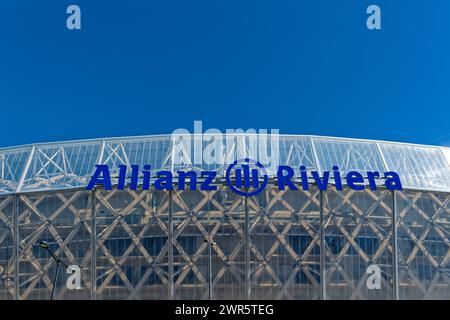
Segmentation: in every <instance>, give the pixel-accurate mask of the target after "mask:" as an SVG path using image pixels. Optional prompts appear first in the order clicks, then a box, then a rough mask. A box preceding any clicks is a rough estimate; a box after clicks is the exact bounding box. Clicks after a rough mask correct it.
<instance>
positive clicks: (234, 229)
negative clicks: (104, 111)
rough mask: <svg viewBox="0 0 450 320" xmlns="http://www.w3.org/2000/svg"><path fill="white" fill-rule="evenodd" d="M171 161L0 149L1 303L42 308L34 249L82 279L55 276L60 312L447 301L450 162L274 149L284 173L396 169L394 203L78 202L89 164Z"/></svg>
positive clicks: (320, 194)
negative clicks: (165, 305)
mask: <svg viewBox="0 0 450 320" xmlns="http://www.w3.org/2000/svg"><path fill="white" fill-rule="evenodd" d="M249 138H251V137H250V136H249V135H245V134H244V135H240V136H238V139H237V140H236V141H237V142H236V143H239V139H241V140H240V141H241V142H242V143H243V145H246V144H245V141H246V140H247V139H249ZM178 148H179V144H177V141H174V138H173V137H171V136H149V137H136V138H118V139H101V140H100V139H99V140H89V141H76V142H65V143H53V144H36V145H30V146H24V147H17V148H6V149H0V165H1V167H0V299H48V298H49V295H50V292H51V288H52V284H53V276H54V274H55V263H54V261H53V260H52V259H51V258H50V257H49V255H48V253H47V252H46V251H45V250H43V249H42V248H40V247H39V242H40V241H46V242H48V243H49V245H50V248H51V249H52V250H54V251H55V252H56V253H57V254H58V255H59V256H60V257H61V259H63V260H64V261H65V262H66V263H67V264H70V265H77V266H79V267H80V268H81V287H82V288H81V289H79V290H69V289H68V288H67V287H66V279H67V277H68V275H67V274H66V270H65V269H64V268H62V269H61V271H60V273H59V276H58V279H57V282H56V287H55V298H56V299H209V298H213V299H449V298H450V265H449V260H450V241H449V236H450V234H449V233H450V151H449V149H447V148H442V147H433V146H421V145H410V144H400V143H391V142H381V141H368V140H354V139H338V138H327V137H312V136H280V137H279V145H278V151H279V157H280V160H279V161H280V164H285V165H290V166H292V167H294V168H295V167H298V166H300V165H305V166H307V168H308V169H309V170H318V171H323V170H329V169H330V168H331V166H333V165H337V166H339V168H340V169H341V171H342V172H343V173H345V172H346V171H350V170H358V171H369V170H376V171H380V172H385V171H389V170H392V171H396V172H398V173H399V174H400V176H401V179H402V182H403V187H404V190H403V191H388V190H385V189H383V188H381V187H380V188H379V189H378V190H377V191H371V190H369V189H366V190H364V191H355V190H351V189H348V188H345V189H344V191H336V190H335V189H334V188H333V186H330V187H329V188H328V189H327V190H326V191H320V190H318V188H316V187H314V186H313V187H312V188H311V189H310V190H309V191H303V190H298V191H290V190H283V191H280V190H278V189H277V188H276V185H275V184H274V183H271V184H269V186H268V187H267V188H266V189H265V190H264V191H263V192H262V193H260V194H258V195H257V196H253V197H242V196H238V195H236V194H235V193H233V192H232V191H230V190H229V188H227V186H225V185H223V184H220V183H218V190H214V191H201V190H198V191H188V190H185V191H179V190H173V191H156V190H147V191H141V190H138V191H132V190H123V191H119V190H112V191H105V190H102V189H95V190H92V191H87V190H85V186H86V184H87V181H88V179H89V177H90V176H91V175H92V172H93V170H94V168H95V164H100V163H101V164H108V165H109V166H110V167H111V168H117V167H118V166H119V165H121V164H125V165H130V164H138V165H144V164H151V165H152V167H153V168H157V169H166V170H172V171H174V172H175V171H176V169H177V168H176V165H175V164H174V163H173V154H174V149H176V151H177V152H179V151H181V152H182V150H179V149H178ZM249 156H250V157H251V154H250V155H249ZM227 160H231V158H230V159H227ZM184 166H185V167H188V166H186V165H184ZM192 167H194V166H192ZM223 167H224V166H223V165H222V166H219V165H218V166H215V167H214V166H212V165H210V164H208V165H205V166H204V169H208V170H211V169H214V170H217V171H219V172H220V171H221V170H223ZM371 265H376V266H378V267H379V268H380V269H381V288H379V289H369V288H368V286H367V280H368V277H369V273H368V272H367V269H368V268H369V267H370V266H371Z"/></svg>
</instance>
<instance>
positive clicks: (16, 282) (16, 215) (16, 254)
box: [13, 194, 20, 300]
mask: <svg viewBox="0 0 450 320" xmlns="http://www.w3.org/2000/svg"><path fill="white" fill-rule="evenodd" d="M13 228H14V234H13V245H14V251H13V259H14V299H15V300H20V292H19V244H20V240H19V195H17V194H15V195H14V205H13Z"/></svg>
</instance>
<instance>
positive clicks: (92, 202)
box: [89, 189, 97, 300]
mask: <svg viewBox="0 0 450 320" xmlns="http://www.w3.org/2000/svg"><path fill="white" fill-rule="evenodd" d="M89 198H90V205H91V208H90V210H91V282H92V284H91V300H96V299H97V221H96V219H97V217H96V213H95V189H93V190H92V191H91V194H90V195H89Z"/></svg>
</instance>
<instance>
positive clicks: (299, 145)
mask: <svg viewBox="0 0 450 320" xmlns="http://www.w3.org/2000/svg"><path fill="white" fill-rule="evenodd" d="M186 135H188V134H176V135H172V134H164V135H147V136H129V137H110V138H99V139H86V140H72V141H61V142H46V143H36V144H28V145H21V146H12V147H6V148H1V149H0V195H2V194H8V193H18V192H35V191H43V190H58V189H67V188H75V187H81V186H85V185H86V184H87V181H88V179H89V178H90V176H91V175H92V172H93V170H94V169H95V164H108V165H109V166H110V168H111V170H113V171H114V170H117V168H118V166H119V165H121V164H125V165H131V164H138V165H144V164H150V165H152V168H153V169H155V170H157V169H166V170H172V171H173V172H176V171H177V170H180V169H192V170H197V169H204V170H217V171H219V173H221V172H222V173H223V170H224V168H225V165H226V164H229V163H231V162H232V161H234V160H235V159H236V157H238V158H242V156H243V155H244V156H246V157H249V158H253V159H256V160H258V161H260V160H261V159H262V158H261V157H263V158H264V159H263V160H261V162H262V163H263V164H264V165H267V167H268V172H269V174H274V172H275V170H276V169H275V165H277V164H283V165H290V166H292V167H293V168H298V167H299V166H300V165H305V166H306V167H307V168H308V170H317V171H319V172H323V171H324V170H331V168H332V166H333V165H337V166H338V167H339V168H340V169H341V173H345V172H347V171H351V170H356V171H361V172H363V171H379V172H386V171H396V172H397V173H398V174H399V175H400V177H401V179H402V183H403V186H404V187H405V188H407V189H418V190H430V191H442V192H450V148H447V147H442V146H432V145H421V144H412V143H405V142H392V141H382V140H369V139H356V138H338V137H328V136H317V135H288V134H279V135H272V136H271V135H270V134H255V133H245V132H244V133H239V132H238V133H233V134H232V135H231V137H232V139H231V140H230V139H224V138H222V139H217V141H219V147H218V150H219V151H218V152H216V151H214V154H216V155H217V158H215V159H213V161H212V160H211V157H210V156H211V155H210V154H206V153H205V149H207V147H208V144H210V142H209V140H211V139H209V138H208V137H211V136H214V137H218V136H219V135H218V134H214V133H209V134H202V135H196V134H189V136H192V137H193V141H194V142H192V144H191V141H190V140H189V139H184V140H183V139H181V138H180V137H185V136H186ZM200 136H203V137H207V139H201V140H198V138H199V137H200ZM225 136H226V134H223V137H225ZM228 137H230V136H229V135H228ZM255 137H258V140H257V143H258V142H260V141H263V140H264V139H265V140H264V141H265V143H264V144H260V145H258V146H257V147H256V149H254V148H253V145H252V141H256V140H252V139H253V138H255ZM269 138H270V139H269ZM276 138H278V139H276ZM261 139H262V140H261ZM205 140H206V141H205ZM195 141H197V142H198V141H201V142H200V147H199V145H198V144H197V145H196V144H195ZM199 148H200V149H199ZM209 152H211V150H210V151H209ZM199 153H200V156H199ZM198 159H200V161H199V160H198ZM219 160H220V161H219Z"/></svg>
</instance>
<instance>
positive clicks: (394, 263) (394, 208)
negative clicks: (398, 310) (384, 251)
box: [392, 190, 399, 300]
mask: <svg viewBox="0 0 450 320" xmlns="http://www.w3.org/2000/svg"><path fill="white" fill-rule="evenodd" d="M397 229H398V221H397V194H396V193H395V190H394V191H392V249H393V250H392V251H393V252H392V284H393V291H394V295H393V298H394V300H399V292H398V291H399V290H398V245H397Z"/></svg>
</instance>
